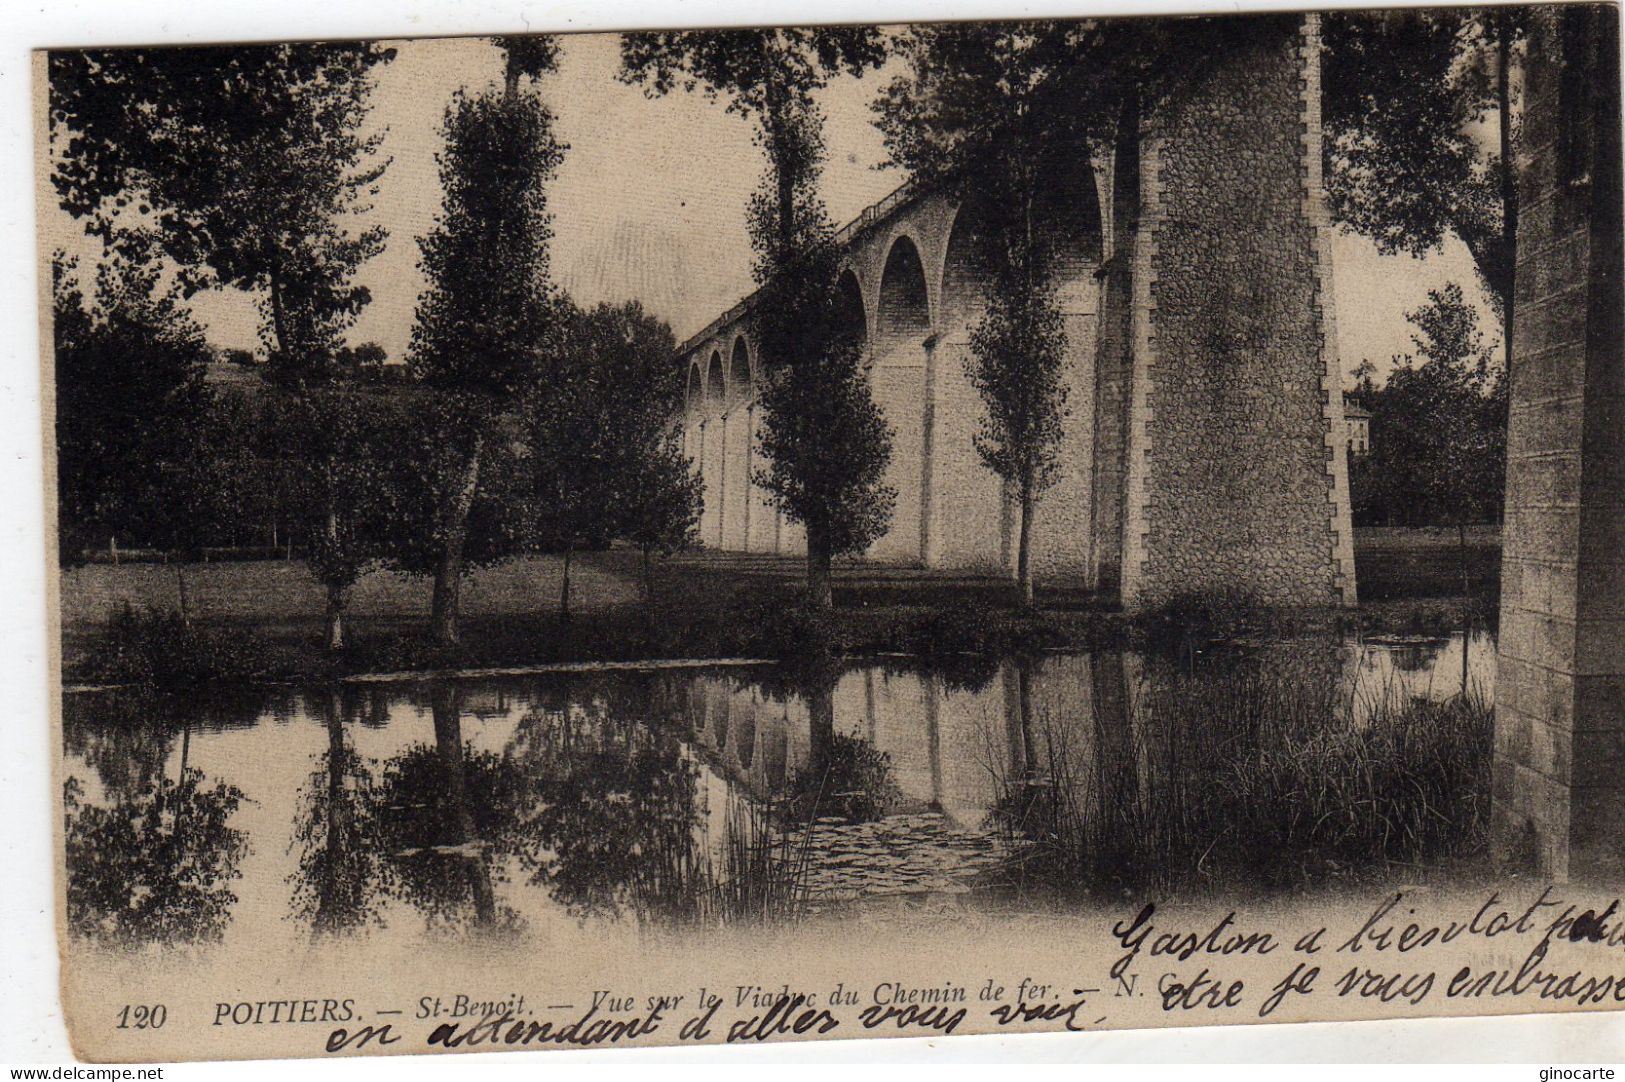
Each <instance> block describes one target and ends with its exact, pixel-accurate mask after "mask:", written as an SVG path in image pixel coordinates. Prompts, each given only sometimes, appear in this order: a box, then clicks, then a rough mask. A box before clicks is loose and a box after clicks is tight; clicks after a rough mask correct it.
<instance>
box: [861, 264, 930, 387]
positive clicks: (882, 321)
mask: <svg viewBox="0 0 1625 1082" xmlns="http://www.w3.org/2000/svg"><path fill="white" fill-rule="evenodd" d="M930 297H931V294H930V290H929V288H928V287H927V285H926V280H925V263H924V261H923V260H922V259H921V258H920V249H919V246H918V245H917V244H915V243H914V239H913V238H912V237H910V236H908V235H907V234H899V235H898V236H897V238H896V239H894V240H893V241H892V243H891V247H890V249H888V250H887V252H886V262H885V265H884V267H883V269H882V270H881V272H880V290H879V296H878V298H877V300H876V304H875V356H876V357H877V358H881V357H885V356H886V355H888V354H891V353H894V352H899V351H905V352H910V353H912V352H913V351H916V350H923V348H924V345H923V344H924V341H925V339H926V337H927V336H929V335H930V333H931V299H930Z"/></svg>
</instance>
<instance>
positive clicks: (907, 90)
mask: <svg viewBox="0 0 1625 1082" xmlns="http://www.w3.org/2000/svg"><path fill="white" fill-rule="evenodd" d="M1076 45H1077V43H1076V42H1074V41H1073V40H1071V38H1070V35H1069V32H1068V31H1067V30H1066V29H1065V28H1063V27H1062V26H1060V25H1059V24H1054V23H976V24H960V25H952V24H945V25H939V26H920V27H915V28H912V29H911V30H910V31H909V33H908V34H907V35H906V36H905V37H904V38H903V39H902V42H901V44H900V46H899V48H900V51H901V53H902V54H903V55H904V56H906V57H907V58H908V59H909V61H910V66H911V73H910V74H909V75H905V76H900V77H899V78H897V79H896V80H895V81H893V82H892V84H891V85H890V86H889V87H888V88H887V89H886V93H885V94H884V95H883V96H882V97H881V98H880V100H879V101H878V102H877V103H876V112H877V114H878V120H879V124H880V128H881V131H882V132H883V133H884V134H885V136H886V143H887V147H888V149H889V150H890V151H891V154H892V159H893V161H894V163H896V164H899V165H902V166H904V167H906V168H907V169H908V170H909V171H910V172H911V173H912V174H913V175H914V176H915V177H916V178H919V179H923V180H926V181H927V182H930V183H932V184H934V185H935V186H937V187H939V188H944V189H946V190H949V191H956V192H957V193H958V194H959V195H960V197H961V198H962V199H964V200H966V201H967V202H971V201H972V200H974V204H973V205H974V209H975V210H976V211H977V212H978V226H979V228H978V229H977V230H976V232H975V235H974V236H973V238H972V242H973V247H974V249H975V250H974V251H973V252H972V258H973V260H974V261H975V262H976V263H977V264H978V265H979V267H980V269H981V270H982V271H983V272H984V274H985V276H986V278H987V281H988V296H987V308H986V311H985V313H984V314H983V315H982V317H981V319H980V320H979V322H978V323H977V324H976V325H975V326H974V327H973V328H972V329H971V337H970V356H969V357H968V358H967V361H966V371H967V375H968V376H969V378H970V381H971V383H972V385H973V386H974V387H975V388H976V390H977V392H978V393H979V394H980V396H981V398H982V402H983V405H984V407H985V409H986V413H985V415H984V417H983V421H982V427H981V430H980V431H979V432H978V433H977V435H976V437H975V446H976V450H977V453H978V454H979V455H980V457H981V459H982V462H983V463H984V464H985V465H986V466H987V467H988V468H989V469H991V470H992V471H993V472H994V473H996V474H997V475H998V476H999V477H1001V478H1003V479H1004V480H1005V481H1006V482H1007V483H1009V484H1010V485H1011V486H1012V487H1013V488H1014V490H1015V492H1016V494H1017V500H1018V503H1017V505H1018V510H1019V516H1020V517H1019V522H1018V533H1017V537H1018V541H1017V561H1016V581H1017V588H1018V593H1019V596H1020V599H1021V602H1022V604H1023V605H1031V604H1032V603H1033V580H1032V571H1031V565H1030V551H1031V534H1032V526H1033V515H1034V511H1035V509H1036V506H1037V503H1038V500H1039V498H1040V497H1041V496H1042V495H1043V492H1044V490H1045V489H1047V488H1048V487H1049V486H1050V485H1051V484H1053V483H1054V480H1055V477H1056V474H1057V469H1058V466H1059V452H1060V446H1061V436H1062V425H1063V422H1064V420H1065V417H1066V412H1067V411H1066V397H1067V395H1066V386H1065V384H1064V383H1063V382H1062V366H1063V364H1064V362H1065V356H1066V331H1065V327H1064V320H1063V317H1062V314H1061V311H1060V307H1059V304H1058V301H1057V296H1056V284H1057V283H1056V268H1057V263H1058V257H1059V255H1060V253H1061V252H1062V250H1063V246H1064V245H1066V244H1068V243H1069V242H1073V241H1076V240H1077V239H1079V238H1076V237H1073V236H1069V235H1068V233H1069V231H1068V230H1067V229H1065V228H1057V227H1056V226H1057V224H1059V223H1065V222H1068V221H1072V220H1075V218H1076V216H1075V214H1069V213H1067V211H1068V209H1069V208H1068V207H1066V206H1065V205H1064V204H1065V202H1066V201H1067V200H1068V198H1069V197H1071V196H1072V193H1070V192H1068V191H1066V190H1065V189H1064V187H1061V188H1058V187H1057V185H1056V184H1055V182H1054V178H1055V176H1057V175H1066V174H1067V173H1069V172H1071V171H1074V170H1077V169H1079V168H1083V169H1087V168H1088V164H1087V162H1088V159H1087V153H1088V147H1087V141H1086V135H1087V134H1088V133H1087V130H1086V129H1082V128H1081V127H1080V122H1079V120H1078V119H1077V117H1076V114H1077V111H1078V110H1077V105H1076V102H1075V100H1072V99H1071V95H1070V93H1069V91H1070V87H1069V86H1068V78H1067V73H1068V72H1069V71H1070V69H1071V68H1072V66H1073V65H1074V64H1075V62H1076V58H1075V49H1076ZM1069 159H1070V160H1069Z"/></svg>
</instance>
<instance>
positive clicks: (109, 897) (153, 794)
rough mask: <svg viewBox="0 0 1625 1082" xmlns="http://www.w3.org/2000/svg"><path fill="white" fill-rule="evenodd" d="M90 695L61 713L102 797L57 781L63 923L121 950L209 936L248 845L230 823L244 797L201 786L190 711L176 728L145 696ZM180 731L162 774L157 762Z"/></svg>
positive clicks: (217, 927) (225, 913)
mask: <svg viewBox="0 0 1625 1082" xmlns="http://www.w3.org/2000/svg"><path fill="white" fill-rule="evenodd" d="M81 698H83V697H81ZM95 698H96V699H97V700H100V701H97V702H94V703H92V702H75V703H74V704H73V705H72V706H71V707H70V708H69V709H68V710H67V711H65V713H64V719H63V720H64V726H63V728H64V736H65V738H66V743H67V745H68V749H69V750H70V751H71V752H74V753H77V754H80V755H82V756H83V757H84V758H85V760H86V762H87V763H89V764H90V765H91V766H92V767H93V768H94V769H95V770H96V773H97V775H98V777H99V778H100V780H101V782H102V787H103V791H104V795H105V797H106V799H105V802H102V803H86V802H85V800H84V786H83V785H82V784H81V783H80V782H79V781H78V780H77V779H73V778H70V779H69V780H68V781H67V783H66V784H65V786H64V788H63V811H64V816H65V832H66V849H67V909H68V927H69V929H70V930H71V931H72V933H73V934H75V935H77V936H81V937H84V938H88V939H94V940H98V941H100V942H103V943H106V944H109V945H118V946H126V947H134V946H139V945H142V944H148V943H153V944H161V945H165V946H177V945H187V944H198V943H207V942H215V941H218V940H219V939H220V937H221V936H222V934H223V933H224V931H225V928H226V925H227V924H228V923H229V922H230V920H231V907H232V906H233V905H235V904H236V902H237V895H236V894H235V893H234V892H233V891H232V889H231V883H232V881H233V880H235V879H237V878H238V877H239V876H240V875H241V873H240V872H239V870H238V864H239V862H240V861H241V859H242V857H243V856H244V854H245V853H246V852H247V851H248V842H247V838H246V836H245V835H244V834H243V832H242V831H240V830H237V829H236V828H234V827H232V826H231V825H230V820H231V817H232V815H233V814H234V813H235V812H236V810H237V807H238V805H239V804H240V803H241V802H242V800H243V794H242V792H241V791H240V790H238V789H237V788H236V787H234V786H231V785H228V784H226V783H225V782H217V783H215V784H214V785H212V786H211V785H208V784H207V782H206V779H205V777H204V775H203V772H202V771H200V770H198V769H197V768H195V767H192V766H190V765H189V763H188V755H189V751H190V741H191V721H190V719H189V718H184V717H183V718H181V719H180V720H179V722H178V725H177V723H176V722H175V721H174V720H172V718H171V716H169V715H167V714H165V713H164V712H163V704H162V703H161V701H159V700H156V699H154V698H152V697H150V696H146V695H139V696H117V695H113V696H96V697H95ZM177 728H178V730H179V731H178V733H177ZM177 737H178V738H179V741H180V744H181V756H180V763H179V766H178V767H177V769H176V774H175V777H173V778H171V777H169V776H168V774H167V772H166V770H165V763H166V762H167V760H168V757H169V753H170V751H171V749H172V748H173V747H174V744H175V741H176V739H177Z"/></svg>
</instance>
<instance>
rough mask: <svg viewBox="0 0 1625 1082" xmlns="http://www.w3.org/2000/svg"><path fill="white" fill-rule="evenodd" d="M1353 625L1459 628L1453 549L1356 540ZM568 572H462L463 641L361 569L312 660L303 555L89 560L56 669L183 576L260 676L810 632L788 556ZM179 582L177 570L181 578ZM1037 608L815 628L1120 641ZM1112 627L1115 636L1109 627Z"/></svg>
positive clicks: (1082, 595)
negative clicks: (644, 579)
mask: <svg viewBox="0 0 1625 1082" xmlns="http://www.w3.org/2000/svg"><path fill="white" fill-rule="evenodd" d="M1356 564H1357V573H1358V576H1359V585H1360V595H1361V601H1362V610H1361V614H1360V619H1361V621H1362V622H1364V623H1368V624H1371V623H1375V624H1378V625H1381V626H1393V627H1402V628H1410V627H1417V626H1419V625H1420V624H1422V623H1432V624H1439V625H1441V626H1454V624H1455V622H1456V615H1455V607H1456V605H1457V602H1458V599H1459V598H1460V595H1461V577H1460V572H1459V562H1458V554H1457V550H1456V537H1455V534H1454V533H1453V532H1447V531H1418V530H1390V529H1362V530H1358V531H1356ZM562 567H563V561H562V559H561V558H560V557H556V556H530V557H524V558H519V559H515V560H512V561H509V562H507V563H504V564H502V565H500V566H497V567H493V568H486V569H481V570H478V571H475V572H474V573H472V574H471V575H470V576H469V577H468V578H467V580H466V581H465V583H464V586H463V604H462V627H463V645H462V647H461V649H459V650H457V651H449V652H448V651H445V650H440V649H438V648H434V647H432V646H430V645H429V644H428V642H427V641H426V632H427V623H428V617H429V582H428V581H427V580H426V579H421V578H415V579H414V578H406V577H403V576H400V575H396V574H392V573H389V572H383V571H378V572H373V573H371V574H368V575H366V576H365V577H363V579H362V580H361V581H360V582H359V583H358V584H357V585H356V587H355V589H354V591H353V593H352V596H351V602H350V612H349V619H348V634H347V638H348V640H349V643H348V648H347V650H346V651H345V653H344V654H343V655H342V656H340V657H338V658H325V657H323V654H322V650H321V636H322V613H323V605H324V602H323V595H322V592H321V591H320V589H319V588H318V587H317V586H316V584H315V583H314V581H313V580H312V579H311V578H310V576H309V574H308V573H307V572H306V570H305V568H304V565H303V564H302V563H300V562H298V561H276V560H269V561H242V562H212V563H194V564H185V565H179V566H178V567H177V566H176V565H165V564H156V563H123V564H119V565H112V564H92V565H88V566H84V567H77V568H71V569H68V570H66V571H64V572H63V574H62V579H61V597H62V625H63V646H64V663H65V668H66V671H67V672H68V674H69V677H70V680H71V679H73V678H75V676H78V677H79V678H93V677H92V675H91V669H93V668H94V666H93V665H92V664H91V662H92V661H93V660H94V654H95V650H96V647H97V644H98V642H99V641H100V640H101V639H103V638H104V637H105V632H106V631H107V629H108V628H109V626H110V622H111V621H112V619H113V617H114V616H115V615H116V614H117V613H118V612H119V611H121V610H122V609H123V608H124V606H126V605H128V606H130V607H131V608H132V609H134V610H136V611H137V612H142V611H147V610H158V611H164V610H170V611H172V610H174V609H176V608H177V606H178V599H179V590H180V578H181V577H182V576H184V578H185V582H186V592H187V597H188V605H189V610H190V612H191V614H192V619H193V621H194V624H195V625H196V626H197V627H198V628H199V629H202V630H205V631H206V632H207V633H209V634H216V635H218V636H221V637H222V638H224V639H227V640H229V641H233V642H235V643H237V644H239V645H241V644H244V643H250V644H252V648H253V650H254V651H255V652H257V654H258V655H259V660H260V661H261V662H262V663H263V664H262V667H261V668H260V669H256V672H263V673H264V674H266V675H286V674H298V673H310V672H312V671H326V670H327V669H328V668H330V667H332V666H337V667H339V668H341V669H343V670H344V671H378V670H389V669H421V668H426V667H440V666H454V665H519V664H534V663H544V662H553V661H575V660H594V659H602V660H627V659H639V658H653V657H724V656H739V655H751V656H786V655H788V654H792V653H794V652H795V650H796V647H797V646H798V644H799V641H800V640H801V639H802V638H805V636H806V635H808V634H809V633H811V631H812V630H814V629H813V628H810V627H808V626H807V623H806V621H807V620H808V619H809V618H808V617H807V616H806V615H805V614H804V613H802V612H800V610H799V608H798V606H797V599H798V596H799V590H800V587H801V582H802V575H803V571H804V564H803V562H802V561H801V560H799V559H794V558H781V557H769V556H744V555H732V554H720V553H710V552H705V551H700V552H694V553H689V554H685V555H682V556H679V557H677V558H674V559H672V560H669V561H664V562H661V563H659V564H657V572H656V590H655V602H654V603H653V604H652V605H645V604H644V603H643V601H642V598H641V590H640V588H639V579H638V574H639V563H638V558H637V554H636V553H634V552H631V551H629V550H624V549H612V550H609V551H605V552H593V553H586V554H580V555H577V556H576V557H575V558H574V560H573V561H572V572H571V594H572V611H573V618H572V619H569V620H565V619H563V618H561V616H560V614H559V611H558V605H559V592H560V584H561V575H562ZM1469 570H1470V582H1471V583H1472V587H1473V590H1474V599H1475V601H1474V607H1475V608H1476V609H1477V610H1479V611H1481V612H1482V611H1484V609H1485V607H1486V605H1493V598H1494V597H1495V592H1496V586H1497V581H1496V580H1497V576H1498V573H1499V540H1498V537H1497V535H1496V533H1495V531H1494V530H1493V528H1491V529H1490V530H1485V529H1476V530H1475V531H1474V532H1473V533H1472V534H1471V535H1470V537H1469ZM177 572H178V573H177ZM1042 585H1043V584H1041V589H1040V593H1039V602H1040V605H1041V606H1042V608H1043V612H1042V613H1040V614H1037V615H1028V614H1022V613H1019V612H1016V611H1014V610H1013V608H1012V597H1011V590H1010V587H1009V585H1008V583H1006V582H1005V581H1004V580H1002V579H998V578H994V577H990V576H983V575H964V574H949V573H943V572H932V571H922V570H918V569H910V568H903V567H895V566H886V565H880V564H872V563H863V562H844V563H841V564H838V565H837V569H836V584H835V604H836V608H837V614H836V616H835V618H834V619H833V620H831V621H827V622H826V623H824V624H821V625H820V626H819V627H818V628H817V630H818V631H819V632H820V633H821V634H823V635H825V636H826V637H827V641H829V642H830V644H831V645H832V646H833V647H834V648H836V649H840V650H843V651H847V652H873V651H882V650H897V651H905V652H914V653H921V652H925V653H942V654H948V653H954V652H958V651H983V652H1003V651H1008V650H1011V649H1026V648H1033V647H1044V646H1082V645H1087V644H1089V643H1091V642H1096V641H1101V640H1102V639H1103V638H1105V637H1108V636H1109V635H1111V634H1117V635H1119V636H1120V635H1121V633H1122V627H1121V620H1120V619H1117V618H1115V617H1113V616H1112V615H1111V614H1110V613H1108V611H1107V606H1106V605H1104V604H1102V603H1101V602H1100V600H1099V599H1097V598H1095V597H1093V596H1091V594H1090V593H1088V592H1087V591H1084V590H1079V589H1057V588H1054V587H1051V588H1048V589H1044V588H1042ZM1114 629H1115V630H1114Z"/></svg>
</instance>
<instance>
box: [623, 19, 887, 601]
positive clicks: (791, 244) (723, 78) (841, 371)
mask: <svg viewBox="0 0 1625 1082" xmlns="http://www.w3.org/2000/svg"><path fill="white" fill-rule="evenodd" d="M884 59H885V48H884V41H883V38H882V37H881V35H880V32H879V30H878V29H877V28H874V27H823V28H803V29H772V28H769V29H755V30H725V31H684V32H676V33H646V34H627V35H623V37H622V39H621V60H622V66H621V78H622V79H623V80H625V81H627V82H629V83H641V84H643V85H644V86H645V87H646V89H647V91H648V92H649V93H650V94H652V95H660V94H666V93H670V92H671V91H672V90H673V89H675V88H677V87H679V86H681V87H682V88H683V89H684V90H687V91H693V90H696V89H698V90H700V91H702V92H703V93H704V94H705V95H706V96H707V97H709V98H712V99H714V100H724V101H726V103H727V109H728V111H729V112H732V113H736V114H738V115H739V116H742V117H744V118H745V119H747V120H749V121H751V122H752V123H753V124H754V125H755V138H756V142H757V145H758V146H760V147H761V148H762V151H763V153H764V155H765V156H766V158H767V169H766V172H765V173H764V176H763V179H762V185H761V187H760V188H759V189H758V191H757V193H756V194H755V195H754V196H753V197H752V200H751V203H750V206H749V207H748V208H747V224H748V226H749V229H750V234H751V244H752V247H753V248H754V250H755V252H756V265H755V268H754V271H755V275H756V279H757V281H758V283H760V285H761V289H760V290H759V291H758V294H757V297H756V303H755V304H754V305H753V308H752V320H751V323H752V328H753V330H754V333H755V336H756V340H757V352H758V355H759V356H760V357H762V358H764V359H765V365H766V366H771V368H772V371H771V374H770V375H767V377H766V378H765V379H764V380H763V387H762V389H761V398H760V402H761V406H762V427H761V434H760V437H759V439H760V445H761V449H762V452H763V454H764V455H765V456H766V458H767V463H768V464H767V466H766V468H765V469H763V470H761V471H759V473H758V475H757V476H756V477H755V478H754V480H755V481H756V483H757V484H759V485H761V486H762V487H763V488H764V489H765V490H766V491H767V492H768V494H769V499H771V500H772V501H773V502H774V504H775V505H776V506H778V507H779V508H780V509H782V510H783V511H784V512H785V513H786V514H788V515H789V516H790V517H791V518H793V519H795V520H796V521H798V522H801V523H802V524H803V525H804V526H805V527H806V529H807V584H808V593H809V595H810V597H811V599H812V600H813V602H814V603H815V604H818V605H824V606H827V605H828V604H829V603H830V589H829V568H830V560H831V558H832V557H833V556H836V555H840V554H843V553H848V552H857V551H861V550H862V549H863V548H864V547H865V546H867V545H868V544H869V543H870V542H872V541H873V540H875V539H876V538H878V537H879V536H880V535H881V534H882V533H884V532H885V528H886V524H887V522H888V521H889V520H890V517H891V509H892V505H893V503H894V501H895V493H894V492H893V491H892V490H891V489H890V488H889V487H888V486H886V484H885V483H884V476H885V469H886V463H887V461H888V460H889V458H890V456H891V434H890V430H889V428H888V426H887V425H886V422H885V419H884V418H883V417H882V415H881V413H880V410H879V408H878V407H877V406H876V405H875V402H874V399H873V397H872V396H871V394H870V390H869V385H868V380H867V378H866V374H865V373H864V372H863V370H862V341H861V338H859V337H857V336H855V335H854V333H853V329H852V326H851V320H850V319H849V318H847V317H846V315H845V311H844V308H843V305H842V298H841V293H840V289H839V278H838V275H839V272H840V264H839V253H838V252H837V251H836V249H835V245H834V229H833V226H832V224H831V223H830V221H829V216H828V214H827V212H826V211H825V209H824V206H823V203H822V201H821V200H820V199H819V197H818V189H817V183H818V175H819V170H820V167H821V165H822V162H823V155H824V144H823V136H822V116H821V114H820V113H819V110H818V106H817V102H816V101H815V99H814V93H815V92H816V91H817V90H818V89H820V88H821V87H823V86H824V85H825V84H826V82H827V81H828V80H829V78H830V77H831V76H833V75H836V74H839V73H843V72H844V73H846V74H849V75H861V74H862V73H863V72H865V71H867V70H869V69H871V68H875V67H879V66H880V64H881V63H882V62H883V60H884Z"/></svg>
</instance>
